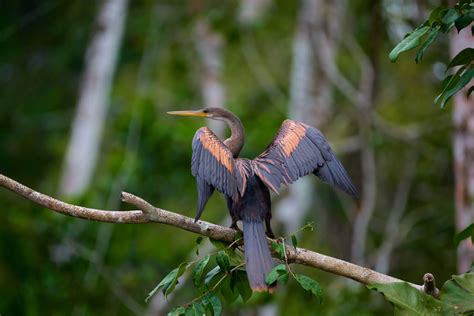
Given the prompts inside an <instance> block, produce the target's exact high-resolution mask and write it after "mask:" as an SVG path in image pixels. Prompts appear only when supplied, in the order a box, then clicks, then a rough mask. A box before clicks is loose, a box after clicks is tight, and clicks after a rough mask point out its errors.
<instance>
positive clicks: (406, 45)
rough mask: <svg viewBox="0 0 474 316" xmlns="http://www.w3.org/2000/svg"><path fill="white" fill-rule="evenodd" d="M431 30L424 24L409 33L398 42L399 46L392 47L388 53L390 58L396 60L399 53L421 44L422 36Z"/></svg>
mask: <svg viewBox="0 0 474 316" xmlns="http://www.w3.org/2000/svg"><path fill="white" fill-rule="evenodd" d="M429 30H430V27H429V26H423V27H420V28H417V29H416V30H414V31H413V32H411V33H409V34H408V35H407V37H405V38H404V39H403V40H402V41H401V42H400V43H398V44H397V46H395V48H394V49H392V51H391V52H390V54H389V55H388V57H389V58H390V60H391V61H392V62H395V61H396V60H397V58H398V55H400V54H401V53H403V52H406V51H408V50H410V49H413V48H415V47H417V46H418V45H420V43H421V37H423V36H424V35H425V34H426V33H427V32H428V31H429Z"/></svg>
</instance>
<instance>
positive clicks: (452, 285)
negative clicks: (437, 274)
mask: <svg viewBox="0 0 474 316" xmlns="http://www.w3.org/2000/svg"><path fill="white" fill-rule="evenodd" d="M439 298H440V300H442V301H443V302H445V303H447V304H450V305H452V307H453V309H454V311H455V312H456V313H457V314H470V313H474V273H465V274H463V275H455V276H453V277H452V279H451V280H448V281H446V283H444V285H443V287H442V288H441V295H440V297H439Z"/></svg>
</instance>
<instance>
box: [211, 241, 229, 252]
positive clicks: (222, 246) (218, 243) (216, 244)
mask: <svg viewBox="0 0 474 316" xmlns="http://www.w3.org/2000/svg"><path fill="white" fill-rule="evenodd" d="M209 241H210V242H211V243H212V244H213V245H214V247H216V248H217V249H222V250H226V249H227V247H229V244H228V243H226V242H224V241H222V240H216V239H212V238H209Z"/></svg>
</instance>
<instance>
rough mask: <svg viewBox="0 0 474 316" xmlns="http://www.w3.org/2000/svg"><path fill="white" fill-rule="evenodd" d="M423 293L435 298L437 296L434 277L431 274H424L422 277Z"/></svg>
mask: <svg viewBox="0 0 474 316" xmlns="http://www.w3.org/2000/svg"><path fill="white" fill-rule="evenodd" d="M423 292H425V293H426V294H429V295H431V296H434V297H436V298H438V296H439V290H438V288H437V287H436V280H435V277H434V275H432V274H431V273H426V274H425V275H424V276H423Z"/></svg>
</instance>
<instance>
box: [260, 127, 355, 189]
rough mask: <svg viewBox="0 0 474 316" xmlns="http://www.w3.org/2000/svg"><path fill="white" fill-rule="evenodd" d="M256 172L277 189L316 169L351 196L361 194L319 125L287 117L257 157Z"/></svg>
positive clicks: (317, 172)
mask: <svg viewBox="0 0 474 316" xmlns="http://www.w3.org/2000/svg"><path fill="white" fill-rule="evenodd" d="M253 162H254V163H253V168H254V172H255V173H256V174H257V175H258V176H259V177H260V179H261V180H262V181H263V182H264V183H265V184H266V185H267V186H268V187H269V188H270V189H272V190H273V191H275V192H277V191H278V189H279V187H280V185H281V183H285V184H288V183H292V182H294V181H296V180H297V179H298V178H300V177H303V176H305V175H308V174H310V173H314V174H315V175H316V176H318V177H319V178H320V179H321V180H323V181H325V182H328V183H329V184H331V185H333V186H336V187H338V188H340V189H341V190H343V191H344V192H346V193H347V194H349V195H351V196H356V195H357V190H356V188H355V187H354V185H353V184H352V182H351V180H350V178H349V176H348V175H347V172H346V170H345V169H344V167H343V166H342V164H341V162H340V161H339V160H338V159H337V158H336V155H335V154H334V152H333V151H332V149H331V147H330V146H329V144H328V142H327V140H326V138H325V137H324V135H323V134H322V133H321V132H320V131H319V130H318V129H316V128H314V127H311V126H309V125H306V124H304V123H301V122H297V121H293V120H285V121H284V122H283V124H282V125H281V127H280V130H279V131H278V134H277V135H276V137H275V139H274V140H273V142H272V143H271V144H270V145H269V146H268V147H267V149H266V150H265V151H264V152H263V153H262V154H261V155H259V156H258V157H257V158H256V159H254V161H253Z"/></svg>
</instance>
